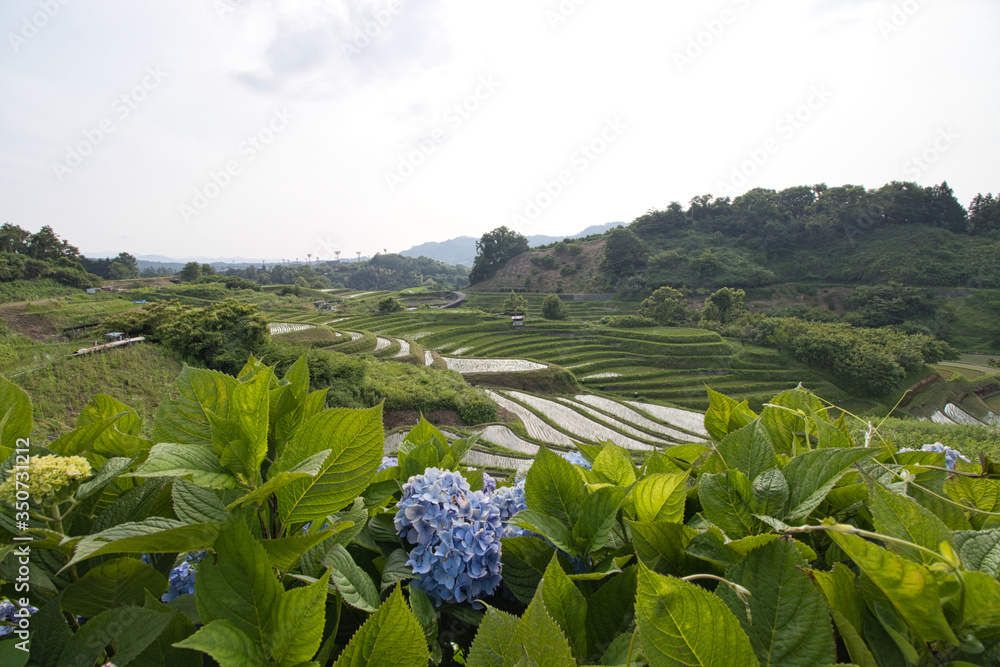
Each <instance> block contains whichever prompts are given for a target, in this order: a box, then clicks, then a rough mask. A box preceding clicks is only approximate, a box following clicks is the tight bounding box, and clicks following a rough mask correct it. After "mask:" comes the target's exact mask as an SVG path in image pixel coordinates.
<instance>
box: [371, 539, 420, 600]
mask: <svg viewBox="0 0 1000 667" xmlns="http://www.w3.org/2000/svg"><path fill="white" fill-rule="evenodd" d="M409 558H410V556H409V554H407V553H406V552H405V551H404V550H402V549H394V550H393V551H392V553H390V554H389V555H388V556H387V557H386V559H385V565H384V566H383V567H382V582H381V584H380V585H379V590H381V591H383V592H384V591H385V590H386V589H388V588H392V587H393V586H394V585H395V584H397V583H399V582H401V581H407V580H409V579H412V578H413V577H414V576H415V575H414V574H413V570H412V569H410V566H409V565H407V564H406V561H407V560H409Z"/></svg>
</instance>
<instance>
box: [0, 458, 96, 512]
mask: <svg viewBox="0 0 1000 667" xmlns="http://www.w3.org/2000/svg"><path fill="white" fill-rule="evenodd" d="M9 472H10V477H8V478H7V481H5V482H4V483H3V484H0V501H3V502H7V503H13V502H15V500H16V499H17V491H18V489H19V488H20V489H21V490H22V491H23V490H24V485H27V487H28V488H27V490H28V493H30V494H31V499H32V500H34V501H35V503H37V504H39V505H41V504H43V502H44V501H45V500H46V499H50V498H54V497H55V496H56V494H58V493H59V491H60V490H62V489H63V488H64V487H66V486H68V485H70V484H72V483H73V482H79V481H81V480H84V479H86V478H87V477H90V475H91V473H92V471H91V468H90V464H89V463H88V462H87V459H85V458H83V457H82V456H55V455H50V456H32V457H31V458H30V459H29V460H28V470H27V475H26V476H24V475H22V476H21V477H20V478H18V474H17V471H16V470H11V471H9ZM18 479H20V481H21V486H18V484H17V481H18Z"/></svg>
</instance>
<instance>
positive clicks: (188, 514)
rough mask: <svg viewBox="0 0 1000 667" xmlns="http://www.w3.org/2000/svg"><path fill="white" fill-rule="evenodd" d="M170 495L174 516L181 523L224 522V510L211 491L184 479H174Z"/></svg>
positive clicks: (217, 497)
mask: <svg viewBox="0 0 1000 667" xmlns="http://www.w3.org/2000/svg"><path fill="white" fill-rule="evenodd" d="M170 495H171V497H172V498H173V501H174V514H176V515H177V518H178V519H180V520H181V521H182V522H183V523H204V522H206V521H218V522H219V523H222V522H223V521H225V520H226V516H227V514H226V508H225V507H223V506H222V501H221V500H219V496H217V495H216V494H215V492H214V491H212V490H211V489H205V488H202V487H200V486H196V485H194V484H192V483H191V482H188V481H186V480H184V479H175V480H174V483H173V487H172V489H171V491H170Z"/></svg>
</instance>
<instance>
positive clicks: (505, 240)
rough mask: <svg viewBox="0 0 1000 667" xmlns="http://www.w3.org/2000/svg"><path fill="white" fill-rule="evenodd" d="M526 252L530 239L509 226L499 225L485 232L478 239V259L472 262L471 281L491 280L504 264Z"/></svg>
mask: <svg viewBox="0 0 1000 667" xmlns="http://www.w3.org/2000/svg"><path fill="white" fill-rule="evenodd" d="M525 252H528V239H526V238H524V236H522V235H521V234H518V233H517V232H515V231H513V230H511V229H508V228H507V227H498V228H496V229H494V230H493V231H491V232H487V233H486V234H483V236H482V238H480V239H479V240H478V241H476V259H475V260H474V261H473V263H472V272H471V273H469V282H471V283H478V282H482V281H484V280H489V279H490V278H492V277H493V276H494V275H496V272H497V271H498V270H499V269H500V268H501V267H502V266H503V265H504V264H506V263H507V262H508V261H510V260H511V259H513V258H514V257H517V256H518V255H520V254H521V253H525Z"/></svg>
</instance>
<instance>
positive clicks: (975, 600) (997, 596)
mask: <svg viewBox="0 0 1000 667" xmlns="http://www.w3.org/2000/svg"><path fill="white" fill-rule="evenodd" d="M964 576H965V607H964V609H963V610H962V612H963V616H962V625H963V626H964V627H967V628H987V627H992V628H997V627H1000V583H998V582H997V580H996V579H994V578H993V577H992V576H990V575H988V574H985V573H983V572H966V573H965V575H964ZM990 634H995V632H993V633H990Z"/></svg>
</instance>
